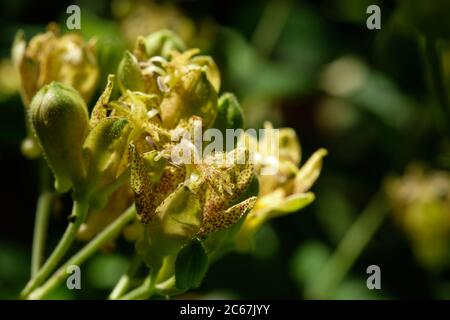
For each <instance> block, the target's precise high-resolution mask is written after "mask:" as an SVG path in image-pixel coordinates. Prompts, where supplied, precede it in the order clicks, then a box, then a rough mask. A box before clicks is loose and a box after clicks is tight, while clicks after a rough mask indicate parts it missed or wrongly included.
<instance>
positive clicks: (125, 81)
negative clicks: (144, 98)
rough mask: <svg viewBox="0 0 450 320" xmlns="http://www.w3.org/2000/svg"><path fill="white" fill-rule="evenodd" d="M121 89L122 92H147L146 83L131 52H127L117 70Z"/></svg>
mask: <svg viewBox="0 0 450 320" xmlns="http://www.w3.org/2000/svg"><path fill="white" fill-rule="evenodd" d="M117 78H118V82H119V87H120V90H121V91H122V92H126V91H127V90H130V91H141V92H144V91H145V82H144V78H143V76H142V73H141V69H140V67H139V62H138V60H137V59H136V57H135V56H134V55H133V54H132V53H131V52H130V51H128V50H127V51H125V54H124V55H123V58H122V60H121V61H120V64H119V68H118V70H117Z"/></svg>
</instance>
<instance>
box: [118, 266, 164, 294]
mask: <svg viewBox="0 0 450 320" xmlns="http://www.w3.org/2000/svg"><path fill="white" fill-rule="evenodd" d="M155 278H156V275H155V274H153V273H152V272H150V274H149V275H148V276H147V277H146V278H145V280H144V282H143V283H142V284H141V285H140V286H139V287H137V288H136V289H134V290H132V291H130V292H129V293H127V294H126V295H124V296H123V297H122V298H121V299H120V300H147V299H148V298H150V297H151V296H152V295H153V293H154V292H155V283H154V281H153V280H154V279H155Z"/></svg>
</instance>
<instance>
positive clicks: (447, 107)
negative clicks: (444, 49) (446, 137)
mask: <svg viewBox="0 0 450 320" xmlns="http://www.w3.org/2000/svg"><path fill="white" fill-rule="evenodd" d="M424 53H425V59H426V63H427V67H428V72H429V75H430V80H431V84H432V87H433V89H434V92H435V95H436V98H437V101H438V104H439V106H440V112H439V110H438V113H437V115H436V116H437V119H436V120H437V122H438V125H440V126H443V127H444V130H445V131H446V134H450V104H449V100H448V97H447V88H446V85H445V77H444V74H443V72H442V71H443V65H442V56H441V53H440V50H439V48H438V43H437V41H436V39H434V38H429V37H426V38H425V40H424Z"/></svg>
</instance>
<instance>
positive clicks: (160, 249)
mask: <svg viewBox="0 0 450 320" xmlns="http://www.w3.org/2000/svg"><path fill="white" fill-rule="evenodd" d="M130 152H131V154H132V165H131V185H132V188H133V191H134V193H135V201H136V208H137V211H138V216H139V219H140V221H141V222H142V223H143V224H144V232H143V234H144V236H143V239H141V240H140V242H139V244H138V248H139V250H140V251H141V253H142V254H143V255H144V257H145V260H146V261H147V263H148V264H149V266H152V267H155V268H156V267H157V266H156V265H155V263H156V264H157V263H161V262H162V260H163V259H164V258H165V257H167V256H170V255H172V254H176V253H177V252H178V251H179V250H180V249H181V247H182V246H183V245H185V244H186V243H188V242H189V241H190V240H192V239H194V238H195V237H197V236H199V237H202V238H205V237H208V236H209V235H210V234H213V233H214V232H216V231H219V230H223V229H226V228H228V227H230V226H232V225H234V224H235V223H237V222H238V221H239V219H240V218H241V217H242V216H243V215H244V214H245V213H247V212H248V210H249V209H251V208H252V207H253V205H254V203H255V201H256V197H248V198H244V199H242V196H243V195H244V192H245V191H246V190H247V188H248V187H249V185H250V182H251V181H252V178H253V167H252V165H251V164H250V162H249V161H248V160H247V161H246V162H244V163H243V164H239V163H230V161H226V160H224V159H239V157H245V154H246V155H247V157H248V151H246V150H244V149H234V150H233V151H231V152H230V153H228V154H223V153H219V152H218V153H215V154H213V155H209V156H207V157H206V158H205V159H204V160H202V162H201V163H199V164H193V165H186V166H175V165H171V164H170V163H166V166H165V167H164V168H162V170H161V171H160V172H158V170H157V169H156V168H158V167H159V168H161V166H160V165H158V164H156V162H158V161H164V162H165V160H162V159H159V160H155V159H156V157H154V153H153V152H150V153H147V154H143V155H140V154H139V153H138V152H137V150H136V147H135V146H134V145H131V146H130ZM155 169H156V170H155ZM155 176H159V180H157V181H156V182H152V181H155Z"/></svg>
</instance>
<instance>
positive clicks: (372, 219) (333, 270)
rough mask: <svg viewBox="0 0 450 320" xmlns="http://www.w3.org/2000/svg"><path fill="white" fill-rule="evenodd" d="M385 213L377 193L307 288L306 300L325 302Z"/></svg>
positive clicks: (383, 202)
mask: <svg viewBox="0 0 450 320" xmlns="http://www.w3.org/2000/svg"><path fill="white" fill-rule="evenodd" d="M388 212H389V210H388V209H387V207H386V204H385V199H384V195H382V194H378V193H377V194H376V195H375V196H374V197H373V198H372V200H371V201H370V202H369V204H368V205H367V207H366V208H365V209H364V211H363V212H362V213H361V215H360V216H359V217H358V219H357V220H356V221H355V222H354V223H353V225H352V226H351V227H350V229H349V230H348V231H347V233H346V234H345V236H344V237H343V239H342V240H341V242H340V243H339V246H338V248H337V249H336V251H335V252H334V254H333V255H332V256H331V257H330V259H329V260H328V262H327V263H326V265H325V266H324V267H323V269H322V270H321V271H320V274H319V276H318V278H315V279H314V281H311V283H309V284H307V286H306V289H305V296H306V297H308V298H313V299H316V298H319V299H323V298H326V297H327V294H328V293H329V292H331V291H332V290H333V289H335V288H336V287H337V286H338V285H339V283H340V282H341V281H342V280H343V279H344V278H345V276H346V274H347V273H348V272H349V270H350V269H351V267H352V266H353V264H354V263H355V261H356V260H357V259H358V257H359V256H360V255H361V252H362V251H363V249H364V248H365V247H366V245H367V244H368V243H369V242H370V239H371V238H372V237H373V235H374V234H375V233H376V231H377V230H378V228H379V227H380V226H381V224H382V222H383V221H384V218H385V217H386V216H387V213H388Z"/></svg>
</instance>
